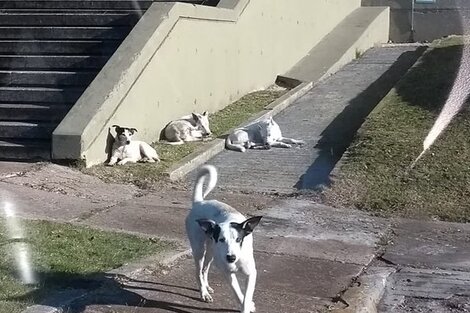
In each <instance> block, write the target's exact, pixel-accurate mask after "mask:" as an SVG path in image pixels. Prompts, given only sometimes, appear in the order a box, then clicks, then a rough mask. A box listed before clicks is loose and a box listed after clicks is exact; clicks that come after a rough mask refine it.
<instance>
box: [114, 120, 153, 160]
mask: <svg viewBox="0 0 470 313" xmlns="http://www.w3.org/2000/svg"><path fill="white" fill-rule="evenodd" d="M112 127H115V129H116V138H115V139H114V143H113V148H112V154H111V159H110V160H109V163H108V165H109V166H113V165H114V164H116V163H117V164H118V165H124V164H126V163H128V162H131V163H136V162H139V161H144V162H149V163H154V162H159V161H160V158H159V157H158V153H157V151H156V150H155V149H154V148H152V147H151V146H150V145H149V144H148V143H146V142H143V141H137V140H132V136H133V135H134V133H136V132H137V129H135V128H129V127H121V126H118V125H113V126H112ZM118 160H119V162H118Z"/></svg>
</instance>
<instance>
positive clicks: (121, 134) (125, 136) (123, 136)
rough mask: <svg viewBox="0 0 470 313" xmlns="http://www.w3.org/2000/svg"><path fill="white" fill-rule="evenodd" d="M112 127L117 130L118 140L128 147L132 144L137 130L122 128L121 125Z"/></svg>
mask: <svg viewBox="0 0 470 313" xmlns="http://www.w3.org/2000/svg"><path fill="white" fill-rule="evenodd" d="M112 127H114V129H115V130H116V134H117V136H116V140H117V141H119V142H120V143H121V144H126V145H128V144H130V143H131V137H132V136H133V135H134V134H135V133H136V132H137V129H136V128H133V127H121V126H119V125H113V126H112Z"/></svg>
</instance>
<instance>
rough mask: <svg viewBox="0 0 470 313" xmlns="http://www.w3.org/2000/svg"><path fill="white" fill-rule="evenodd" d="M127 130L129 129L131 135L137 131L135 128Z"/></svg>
mask: <svg viewBox="0 0 470 313" xmlns="http://www.w3.org/2000/svg"><path fill="white" fill-rule="evenodd" d="M129 130H130V131H131V133H132V135H134V133H136V132H137V128H129Z"/></svg>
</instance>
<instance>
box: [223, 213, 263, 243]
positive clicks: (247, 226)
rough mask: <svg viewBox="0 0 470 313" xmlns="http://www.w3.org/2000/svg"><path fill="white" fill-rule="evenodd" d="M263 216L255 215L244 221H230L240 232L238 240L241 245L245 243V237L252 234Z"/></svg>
mask: <svg viewBox="0 0 470 313" xmlns="http://www.w3.org/2000/svg"><path fill="white" fill-rule="evenodd" d="M261 218H262V216H254V217H251V218H249V219H247V220H246V221H244V222H242V223H230V226H231V227H233V228H234V229H235V230H236V231H237V233H238V238H237V239H236V242H238V243H239V244H240V246H241V245H243V239H244V238H245V237H246V236H247V235H249V234H251V233H252V232H253V230H254V229H255V227H256V226H257V225H258V224H259V222H260V221H261Z"/></svg>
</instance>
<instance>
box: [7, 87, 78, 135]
mask: <svg viewBox="0 0 470 313" xmlns="http://www.w3.org/2000/svg"><path fill="white" fill-rule="evenodd" d="M84 90H85V88H45V87H0V103H38V102H40V103H57V104H58V103H75V101H77V99H78V98H79V97H80V96H81V95H82V93H83V91H84ZM1 134H2V133H1V132H0V135H1Z"/></svg>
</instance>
